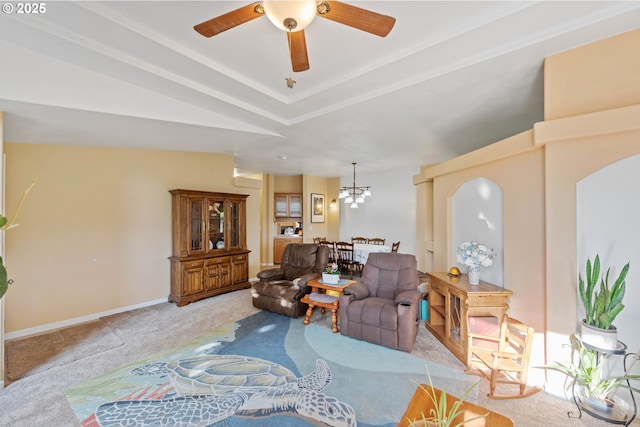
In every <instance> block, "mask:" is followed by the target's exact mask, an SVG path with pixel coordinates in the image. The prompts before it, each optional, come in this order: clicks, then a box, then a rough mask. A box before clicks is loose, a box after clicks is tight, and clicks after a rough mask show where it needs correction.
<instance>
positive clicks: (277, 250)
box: [273, 237, 302, 264]
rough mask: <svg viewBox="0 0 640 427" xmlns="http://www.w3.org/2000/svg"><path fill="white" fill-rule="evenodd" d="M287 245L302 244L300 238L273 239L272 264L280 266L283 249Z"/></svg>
mask: <svg viewBox="0 0 640 427" xmlns="http://www.w3.org/2000/svg"><path fill="white" fill-rule="evenodd" d="M289 243H302V237H277V238H275V239H273V263H274V264H280V263H281V262H282V255H283V254H284V249H285V248H286V247H287V245H288V244H289Z"/></svg>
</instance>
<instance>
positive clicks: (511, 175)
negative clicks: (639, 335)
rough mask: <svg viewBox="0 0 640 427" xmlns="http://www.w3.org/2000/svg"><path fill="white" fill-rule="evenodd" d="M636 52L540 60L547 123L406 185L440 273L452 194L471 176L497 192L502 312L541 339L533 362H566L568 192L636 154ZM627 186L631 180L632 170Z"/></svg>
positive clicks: (612, 42)
mask: <svg viewBox="0 0 640 427" xmlns="http://www.w3.org/2000/svg"><path fill="white" fill-rule="evenodd" d="M638 51H640V30H639V31H635V32H632V33H626V34H622V35H620V36H618V37H614V38H611V39H606V40H603V41H601V42H598V43H595V44H592V45H588V46H585V47H581V48H578V49H575V50H573V51H569V52H565V53H562V54H559V55H555V56H553V57H551V58H549V59H547V61H546V63H545V104H546V107H545V110H546V117H547V119H546V121H544V122H540V123H536V124H535V126H534V129H533V131H529V132H525V133H523V134H520V135H516V136H515V137H512V138H509V139H507V140H503V141H500V142H497V143H495V144H492V145H490V146H487V147H484V148H482V149H480V150H477V151H474V152H472V153H469V154H467V155H464V156H460V157H458V158H456V159H453V160H451V161H449V162H444V163H442V164H438V165H434V166H424V167H423V168H422V172H421V174H420V175H417V176H416V177H415V178H414V183H415V184H416V185H418V186H419V187H420V188H419V192H418V194H419V196H420V197H419V201H420V202H421V204H422V206H421V207H420V208H419V211H421V210H422V211H424V214H423V215H422V217H421V218H419V221H420V223H419V226H418V232H419V233H420V235H421V236H424V240H422V243H421V250H423V251H424V254H425V258H426V260H425V261H424V262H425V264H427V265H428V263H429V257H431V258H432V260H431V262H432V264H433V269H434V270H439V271H443V270H445V269H446V268H448V267H449V266H450V265H453V261H454V259H453V256H454V249H455V248H452V247H451V230H450V228H451V225H450V218H451V212H450V205H451V203H450V197H451V196H452V194H453V193H454V192H455V190H456V189H457V188H458V187H459V186H460V184H462V182H464V181H466V180H468V179H470V178H474V177H479V176H483V177H487V178H489V179H492V180H493V181H495V182H496V183H498V184H499V185H500V186H501V187H502V188H503V190H504V269H505V271H504V273H505V274H504V283H505V287H506V288H508V289H511V290H512V291H513V292H514V295H513V297H512V298H511V299H510V301H509V304H510V306H511V310H510V314H511V315H513V316H514V317H517V318H520V319H521V320H523V321H525V322H526V323H529V324H531V325H532V326H533V327H534V328H535V329H536V333H537V335H540V334H543V335H544V337H543V338H544V340H538V341H537V342H536V346H535V347H534V354H535V355H536V357H539V356H540V354H541V353H542V355H543V356H544V358H543V359H542V360H540V362H541V363H544V362H547V363H549V362H551V361H560V360H566V359H567V357H568V355H567V354H566V350H564V348H563V345H564V344H566V343H567V342H568V336H569V335H570V334H572V333H574V332H575V331H576V326H577V305H578V298H577V292H576V288H577V275H578V271H577V270H578V268H577V261H576V258H577V248H576V245H577V235H576V229H577V224H576V185H577V183H578V182H579V181H580V180H581V179H583V178H584V177H586V176H588V175H589V174H591V173H593V172H595V171H597V170H599V169H601V168H603V167H605V166H607V165H609V164H611V163H613V162H615V161H617V160H620V159H623V158H626V157H629V156H633V155H636V154H638V153H640V143H639V141H640V78H639V77H638V76H640V55H637V52H638ZM603 58H604V60H603ZM559 116H567V117H559ZM551 119H553V120H551ZM629 179H630V180H632V181H637V180H638V179H640V172H638V176H632V177H629ZM620 203H621V206H623V205H624V201H623V200H621V201H620ZM432 222H433V226H432V225H431V223H432ZM431 232H432V233H433V241H432V242H430V241H429V235H430V233H431ZM612 243H613V244H614V243H615V242H612ZM430 244H432V245H433V253H431V252H430V251H429V249H428V248H429V245H430ZM625 304H626V305H627V310H638V309H640V306H639V305H638V302H637V301H625ZM539 364H540V363H538V364H537V365H539ZM534 365H536V363H534ZM534 371H535V370H534ZM550 379H551V380H550V382H549V383H548V384H547V385H548V390H550V391H552V392H557V393H559V390H560V389H561V382H562V380H563V379H564V378H562V377H561V376H555V377H554V376H551V377H550Z"/></svg>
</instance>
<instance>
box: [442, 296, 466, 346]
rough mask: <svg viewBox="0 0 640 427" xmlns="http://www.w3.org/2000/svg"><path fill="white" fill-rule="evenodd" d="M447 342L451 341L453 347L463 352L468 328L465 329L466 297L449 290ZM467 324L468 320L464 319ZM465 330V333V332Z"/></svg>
mask: <svg viewBox="0 0 640 427" xmlns="http://www.w3.org/2000/svg"><path fill="white" fill-rule="evenodd" d="M447 304H448V305H447V314H448V317H447V335H446V336H447V338H446V339H447V341H449V343H450V345H451V347H453V348H456V349H457V350H458V351H459V352H462V351H463V349H462V343H463V342H464V341H465V340H464V339H463V336H462V334H463V332H466V327H464V328H463V325H462V323H463V320H462V319H463V316H462V314H463V313H462V309H463V305H464V296H463V295H462V294H460V293H458V292H455V291H452V290H448V292H447ZM464 319H465V320H464V322H466V318H464ZM463 329H464V331H463Z"/></svg>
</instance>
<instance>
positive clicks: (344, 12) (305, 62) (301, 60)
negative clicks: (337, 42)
mask: <svg viewBox="0 0 640 427" xmlns="http://www.w3.org/2000/svg"><path fill="white" fill-rule="evenodd" d="M263 15H267V17H268V18H269V19H270V20H271V22H273V24H274V25H275V26H276V27H278V28H280V29H281V30H283V31H286V32H287V39H288V41H289V54H290V55H291V66H292V67H293V71H295V72H299V71H305V70H308V69H309V58H308V56H307V43H306V40H305V37H304V29H305V28H306V27H307V26H308V25H309V24H310V23H311V21H313V19H314V18H315V17H316V16H320V17H321V18H325V19H329V20H331V21H335V22H338V23H340V24H344V25H348V26H350V27H353V28H356V29H358V30H362V31H366V32H367V33H371V34H374V35H376V36H380V37H385V36H386V35H387V34H389V32H390V31H391V29H392V28H393V25H394V24H395V22H396V19H395V18H393V17H391V16H387V15H381V14H379V13H376V12H371V11H369V10H366V9H362V8H359V7H356V6H351V5H349V4H346V3H343V2H339V1H316V0H301V1H280V0H263V1H261V2H256V3H252V4H249V5H246V6H243V7H241V8H239V9H236V10H232V11H231V12H228V13H225V14H224V15H220V16H218V17H215V18H212V19H209V20H208V21H205V22H202V23H200V24H198V25H196V26H194V27H193V28H194V29H195V30H196V31H197V32H198V33H200V34H202V35H203V36H205V37H211V36H215V35H216V34H220V33H221V32H223V31H226V30H229V29H231V28H233V27H236V26H238V25H240V24H244V23H245V22H249V21H251V20H253V19H255V18H259V17H261V16H263Z"/></svg>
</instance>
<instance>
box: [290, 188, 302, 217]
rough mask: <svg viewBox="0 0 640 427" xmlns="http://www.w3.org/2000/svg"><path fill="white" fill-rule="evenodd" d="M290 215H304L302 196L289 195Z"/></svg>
mask: <svg viewBox="0 0 640 427" xmlns="http://www.w3.org/2000/svg"><path fill="white" fill-rule="evenodd" d="M289 216H291V217H295V218H300V217H302V196H299V195H295V194H292V195H290V196H289Z"/></svg>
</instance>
